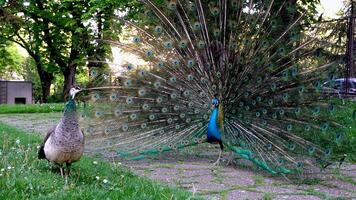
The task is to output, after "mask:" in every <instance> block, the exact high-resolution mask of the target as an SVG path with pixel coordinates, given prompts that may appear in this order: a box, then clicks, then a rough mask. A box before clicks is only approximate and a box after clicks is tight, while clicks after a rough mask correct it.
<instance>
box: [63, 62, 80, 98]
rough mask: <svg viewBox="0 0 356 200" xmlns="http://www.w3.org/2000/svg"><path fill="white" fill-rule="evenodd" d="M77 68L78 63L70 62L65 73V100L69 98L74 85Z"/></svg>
mask: <svg viewBox="0 0 356 200" xmlns="http://www.w3.org/2000/svg"><path fill="white" fill-rule="evenodd" d="M76 70H77V66H76V64H70V66H69V67H67V68H66V69H65V71H64V73H63V76H64V85H63V95H64V100H65V101H66V100H68V97H69V90H70V89H71V88H72V87H73V86H74V84H75V82H74V80H75V72H76Z"/></svg>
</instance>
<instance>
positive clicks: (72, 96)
mask: <svg viewBox="0 0 356 200" xmlns="http://www.w3.org/2000/svg"><path fill="white" fill-rule="evenodd" d="M80 91H82V90H81V89H80V87H78V86H76V87H72V88H71V89H70V91H69V95H70V98H71V99H74V97H75V95H76V94H77V93H78V92H80Z"/></svg>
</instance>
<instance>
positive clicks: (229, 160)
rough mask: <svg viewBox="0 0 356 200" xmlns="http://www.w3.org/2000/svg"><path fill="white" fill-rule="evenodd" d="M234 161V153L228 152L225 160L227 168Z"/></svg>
mask: <svg viewBox="0 0 356 200" xmlns="http://www.w3.org/2000/svg"><path fill="white" fill-rule="evenodd" d="M234 159H235V156H234V153H233V152H232V151H230V152H229V156H228V159H227V163H226V166H229V165H230V164H232V161H233V160H234Z"/></svg>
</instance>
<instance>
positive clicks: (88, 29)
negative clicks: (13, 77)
mask: <svg viewBox="0 0 356 200" xmlns="http://www.w3.org/2000/svg"><path fill="white" fill-rule="evenodd" d="M127 2H128V1H113V0H106V1H98V0H78V1H69V0H64V1H54V0H49V1H42V0H28V1H23V0H22V1H15V2H13V1H10V2H3V3H2V5H1V3H0V6H1V8H0V23H1V26H0V31H1V34H0V38H1V39H2V41H13V42H15V43H17V44H19V45H20V46H22V47H23V48H24V49H26V50H27V51H28V53H29V55H30V56H31V57H32V58H33V59H34V60H35V63H36V67H37V71H38V74H39V77H40V80H41V83H42V90H43V92H42V96H43V97H42V98H43V99H42V101H46V100H47V99H46V97H48V96H49V88H50V85H51V83H52V81H53V80H54V77H55V75H56V74H58V73H60V74H62V76H63V77H64V85H63V93H64V94H65V96H67V94H68V92H69V89H70V87H71V86H72V85H73V84H74V76H75V74H76V73H77V70H78V69H79V71H82V68H83V67H84V66H85V63H86V61H87V59H89V60H96V61H105V59H106V58H110V54H111V49H110V45H109V44H108V43H103V42H102V41H103V40H104V39H110V38H115V37H117V33H118V32H119V31H118V30H119V27H120V26H119V24H118V23H116V21H115V17H116V14H115V11H117V9H120V8H123V7H125V6H124V5H126V3H127ZM92 66H101V67H105V64H103V63H100V62H89V64H88V67H92Z"/></svg>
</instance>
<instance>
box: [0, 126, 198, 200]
mask: <svg viewBox="0 0 356 200" xmlns="http://www.w3.org/2000/svg"><path fill="white" fill-rule="evenodd" d="M39 142H40V138H39V137H38V136H36V135H33V134H26V133H24V132H23V131H21V130H19V129H16V128H13V127H11V126H8V125H5V124H2V123H0V157H1V160H0V197H2V198H1V199H196V198H197V197H194V196H192V194H191V193H189V192H186V191H184V190H181V189H177V188H170V187H166V186H163V185H160V184H158V183H155V182H153V181H150V180H148V179H146V178H141V177H138V176H136V175H134V174H132V172H130V171H128V170H126V169H124V168H123V167H122V166H121V165H120V163H107V162H104V161H100V160H96V159H95V158H92V157H86V156H84V157H82V159H81V160H80V161H79V162H78V163H75V164H74V165H73V168H72V172H71V177H70V178H69V180H68V184H65V181H64V179H63V178H62V177H61V176H60V174H59V173H58V169H55V168H53V169H52V165H51V164H48V163H47V162H46V161H44V160H38V159H37V157H36V156H37V155H36V152H37V145H38V144H39Z"/></svg>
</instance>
